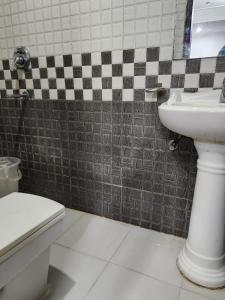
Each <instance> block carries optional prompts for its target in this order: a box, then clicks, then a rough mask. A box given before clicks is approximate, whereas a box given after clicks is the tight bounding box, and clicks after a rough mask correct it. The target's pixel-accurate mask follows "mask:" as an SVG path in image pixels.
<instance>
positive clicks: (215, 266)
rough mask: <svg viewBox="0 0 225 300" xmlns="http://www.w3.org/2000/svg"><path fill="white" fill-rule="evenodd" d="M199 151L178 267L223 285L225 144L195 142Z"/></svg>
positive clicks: (208, 284)
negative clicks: (183, 243) (185, 238)
mask: <svg viewBox="0 0 225 300" xmlns="http://www.w3.org/2000/svg"><path fill="white" fill-rule="evenodd" d="M195 147H196V149H197V151H198V154H199V159H198V164H197V166H198V173H197V179H196V185H195V193H194V199H193V207H192V213H191V220H190V228H189V233H188V238H187V242H186V245H185V246H184V248H183V250H182V251H181V253H180V255H179V257H178V261H177V264H178V268H179V269H180V271H181V272H182V273H183V275H184V276H185V277H187V278H188V279H190V280H191V281H193V282H195V283H197V284H199V285H202V286H205V287H208V288H219V287H223V286H225V145H222V144H213V143H202V142H198V141H195Z"/></svg>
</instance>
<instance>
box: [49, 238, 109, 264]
mask: <svg viewBox="0 0 225 300" xmlns="http://www.w3.org/2000/svg"><path fill="white" fill-rule="evenodd" d="M54 245H56V246H60V247H62V248H65V249H66V250H70V251H72V252H75V253H78V254H81V255H83V256H89V257H91V258H94V259H97V260H99V261H102V262H105V263H108V262H109V261H108V260H106V259H104V258H100V257H97V256H95V255H92V254H89V253H86V252H83V251H79V250H76V249H73V248H70V247H69V246H66V245H62V244H59V243H57V242H55V243H54Z"/></svg>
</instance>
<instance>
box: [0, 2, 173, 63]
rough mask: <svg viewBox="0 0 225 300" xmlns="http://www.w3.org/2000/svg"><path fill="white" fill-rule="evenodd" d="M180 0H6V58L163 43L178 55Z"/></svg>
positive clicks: (1, 29)
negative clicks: (25, 51) (21, 50)
mask: <svg viewBox="0 0 225 300" xmlns="http://www.w3.org/2000/svg"><path fill="white" fill-rule="evenodd" d="M175 12H176V0H161V1H159V0H153V1H152V0H2V1H1V10H0V38H1V41H2V43H1V44H0V47H1V52H0V57H1V58H3V59H5V58H11V57H12V53H13V48H14V47H15V46H18V45H19V46H20V45H26V46H27V47H29V48H30V50H31V53H32V56H39V57H40V56H46V55H60V54H71V53H74V54H77V53H84V52H99V51H107V50H121V49H130V48H146V47H153V46H154V47H155V46H156V47H159V46H161V47H162V52H161V57H160V59H162V60H167V59H171V58H172V45H173V29H174V25H175Z"/></svg>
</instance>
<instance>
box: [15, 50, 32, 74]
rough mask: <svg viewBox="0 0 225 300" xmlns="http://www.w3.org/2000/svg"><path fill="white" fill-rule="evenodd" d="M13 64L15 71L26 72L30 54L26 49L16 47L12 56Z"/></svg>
mask: <svg viewBox="0 0 225 300" xmlns="http://www.w3.org/2000/svg"><path fill="white" fill-rule="evenodd" d="M13 64H14V67H15V68H16V69H20V70H27V69H28V67H29V65H30V52H29V50H28V49H27V48H26V47H17V48H16V49H15V51H14V54H13Z"/></svg>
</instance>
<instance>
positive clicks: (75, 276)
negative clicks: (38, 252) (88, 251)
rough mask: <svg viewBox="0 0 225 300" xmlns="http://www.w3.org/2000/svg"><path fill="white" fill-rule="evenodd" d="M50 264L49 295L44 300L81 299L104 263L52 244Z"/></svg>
mask: <svg viewBox="0 0 225 300" xmlns="http://www.w3.org/2000/svg"><path fill="white" fill-rule="evenodd" d="M50 265H51V267H50V270H49V287H50V295H49V296H48V298H47V299H46V300H74V299H76V300H81V299H83V298H84V296H85V295H86V294H87V292H88V290H89V289H90V287H91V286H92V285H93V283H94V282H95V281H96V279H97V277H98V276H99V275H100V274H101V272H102V271H103V269H104V267H105V265H106V263H105V262H104V261H101V260H99V259H97V258H92V257H89V256H86V255H83V254H80V253H77V252H75V251H72V250H70V249H66V248H64V247H62V246H58V245H54V246H52V249H51V255H50Z"/></svg>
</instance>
